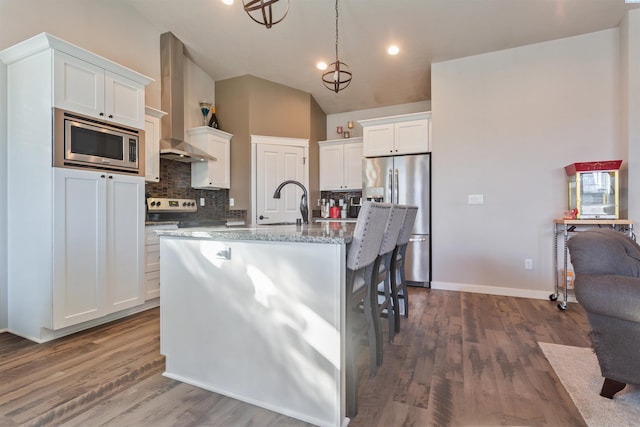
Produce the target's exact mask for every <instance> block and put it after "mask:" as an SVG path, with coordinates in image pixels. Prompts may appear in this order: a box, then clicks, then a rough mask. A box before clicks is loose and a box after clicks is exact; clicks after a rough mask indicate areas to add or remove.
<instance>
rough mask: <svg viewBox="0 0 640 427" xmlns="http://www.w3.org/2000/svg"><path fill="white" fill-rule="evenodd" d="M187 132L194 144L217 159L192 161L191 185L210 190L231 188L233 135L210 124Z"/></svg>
mask: <svg viewBox="0 0 640 427" xmlns="http://www.w3.org/2000/svg"><path fill="white" fill-rule="evenodd" d="M187 133H188V134H189V142H191V144H192V145H194V146H195V147H196V148H199V149H200V150H202V151H204V152H206V153H207V154H209V155H211V156H213V157H215V159H216V160H215V161H213V160H209V161H202V162H194V163H191V186H192V187H193V188H202V189H210V190H218V189H221V188H230V187H231V138H232V137H233V135H231V134H230V133H227V132H223V131H221V130H219V129H214V128H211V127H208V126H200V127H197V128H193V129H189V130H188V131H187Z"/></svg>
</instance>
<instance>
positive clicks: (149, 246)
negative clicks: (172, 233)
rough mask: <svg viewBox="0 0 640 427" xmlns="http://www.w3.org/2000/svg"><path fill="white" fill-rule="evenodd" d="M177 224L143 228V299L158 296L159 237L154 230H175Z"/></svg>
mask: <svg viewBox="0 0 640 427" xmlns="http://www.w3.org/2000/svg"><path fill="white" fill-rule="evenodd" d="M177 228H178V225H177V224H163V225H148V226H146V227H145V230H146V233H145V245H144V248H145V250H144V260H145V261H144V264H145V266H144V283H145V299H146V300H150V299H153V298H158V297H159V296H160V236H158V234H157V233H156V230H175V229H177Z"/></svg>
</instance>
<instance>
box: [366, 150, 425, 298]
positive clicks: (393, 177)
mask: <svg viewBox="0 0 640 427" xmlns="http://www.w3.org/2000/svg"><path fill="white" fill-rule="evenodd" d="M362 196H363V197H364V199H365V200H376V201H383V202H387V203H399V204H402V205H414V206H418V216H417V217H416V222H415V224H414V226H413V232H412V236H411V240H410V241H409V245H408V246H407V257H406V260H405V272H406V278H407V280H408V281H409V282H411V283H410V284H411V285H414V286H425V287H430V286H431V239H430V234H431V155H430V154H415V155H405V156H391V157H373V158H368V159H364V160H363V161H362Z"/></svg>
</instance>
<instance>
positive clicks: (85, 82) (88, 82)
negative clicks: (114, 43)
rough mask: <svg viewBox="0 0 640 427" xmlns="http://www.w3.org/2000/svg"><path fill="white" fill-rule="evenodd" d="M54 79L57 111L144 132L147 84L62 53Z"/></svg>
mask: <svg viewBox="0 0 640 427" xmlns="http://www.w3.org/2000/svg"><path fill="white" fill-rule="evenodd" d="M53 75H54V88H53V93H54V105H55V106H56V107H58V108H62V109H65V110H69V111H74V112H76V113H82V114H86V115H88V116H92V117H95V118H97V119H100V120H106V121H109V122H115V123H121V124H123V125H127V126H133V127H136V128H139V129H144V120H145V118H144V84H140V83H137V82H135V81H133V80H130V79H128V78H126V77H123V76H121V75H119V74H116V73H114V72H111V71H109V70H105V69H104V68H102V67H100V66H97V65H94V64H93V63H91V62H87V61H83V60H81V59H78V58H75V57H73V56H71V55H67V54H66V53H63V52H60V51H56V52H55V54H54V72H53Z"/></svg>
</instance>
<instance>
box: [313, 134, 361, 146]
mask: <svg viewBox="0 0 640 427" xmlns="http://www.w3.org/2000/svg"><path fill="white" fill-rule="evenodd" d="M359 142H362V137H361V136H356V137H353V138H338V139H328V140H326V141H318V144H319V145H338V144H357V143H359Z"/></svg>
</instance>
